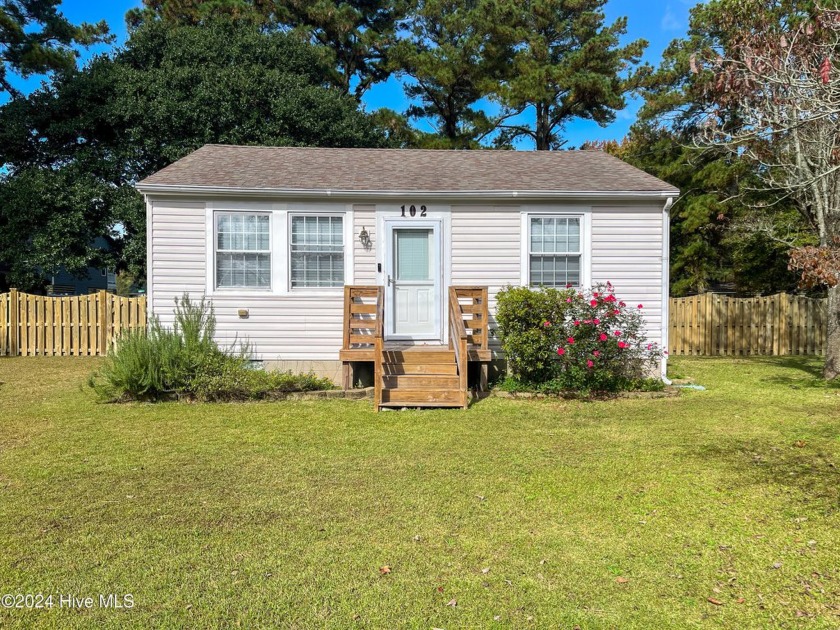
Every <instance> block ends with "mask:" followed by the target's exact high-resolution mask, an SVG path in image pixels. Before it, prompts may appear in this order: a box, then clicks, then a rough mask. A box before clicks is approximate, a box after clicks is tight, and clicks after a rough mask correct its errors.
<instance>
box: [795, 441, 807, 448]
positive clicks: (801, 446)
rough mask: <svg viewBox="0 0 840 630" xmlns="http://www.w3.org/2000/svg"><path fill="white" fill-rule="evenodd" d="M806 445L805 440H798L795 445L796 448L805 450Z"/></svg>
mask: <svg viewBox="0 0 840 630" xmlns="http://www.w3.org/2000/svg"><path fill="white" fill-rule="evenodd" d="M806 444H807V442H806V441H805V440H796V442H794V443H793V445H794V446H795V447H796V448H803V447H804V446H805V445H806Z"/></svg>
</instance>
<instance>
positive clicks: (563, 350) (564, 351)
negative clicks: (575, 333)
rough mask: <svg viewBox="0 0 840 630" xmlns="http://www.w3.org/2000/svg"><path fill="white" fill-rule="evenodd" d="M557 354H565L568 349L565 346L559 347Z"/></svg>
mask: <svg viewBox="0 0 840 630" xmlns="http://www.w3.org/2000/svg"><path fill="white" fill-rule="evenodd" d="M557 354H559V355H560V356H561V357H562V356H563V355H564V354H566V349H565V348H557Z"/></svg>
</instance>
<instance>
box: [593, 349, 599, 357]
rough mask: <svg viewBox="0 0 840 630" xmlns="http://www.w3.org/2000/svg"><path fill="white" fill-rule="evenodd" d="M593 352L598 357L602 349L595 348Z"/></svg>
mask: <svg viewBox="0 0 840 630" xmlns="http://www.w3.org/2000/svg"><path fill="white" fill-rule="evenodd" d="M592 354H594V355H595V356H596V357H600V356H601V351H600V350H595V351H594V352H593V353H592Z"/></svg>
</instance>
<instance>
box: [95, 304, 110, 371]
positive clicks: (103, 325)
mask: <svg viewBox="0 0 840 630" xmlns="http://www.w3.org/2000/svg"><path fill="white" fill-rule="evenodd" d="M107 299H108V292H107V291H105V289H101V290H100V291H99V300H98V302H99V308H98V309H96V319H97V322H96V323H97V325H98V326H99V352H98V353H97V354H99V356H101V357H104V356H105V353H106V352H107V349H108V342H107V340H106V335H107V334H108V324H107V322H106V320H105V302H106V301H107Z"/></svg>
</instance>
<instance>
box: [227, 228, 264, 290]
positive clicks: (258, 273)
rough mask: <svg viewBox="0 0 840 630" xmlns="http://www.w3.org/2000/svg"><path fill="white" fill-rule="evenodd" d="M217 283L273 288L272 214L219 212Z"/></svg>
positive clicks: (231, 285) (232, 285)
mask: <svg viewBox="0 0 840 630" xmlns="http://www.w3.org/2000/svg"><path fill="white" fill-rule="evenodd" d="M216 287H217V288H220V289H227V288H247V289H270V288H271V217H270V216H269V215H268V214H259V213H247V212H229V213H217V214H216Z"/></svg>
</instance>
